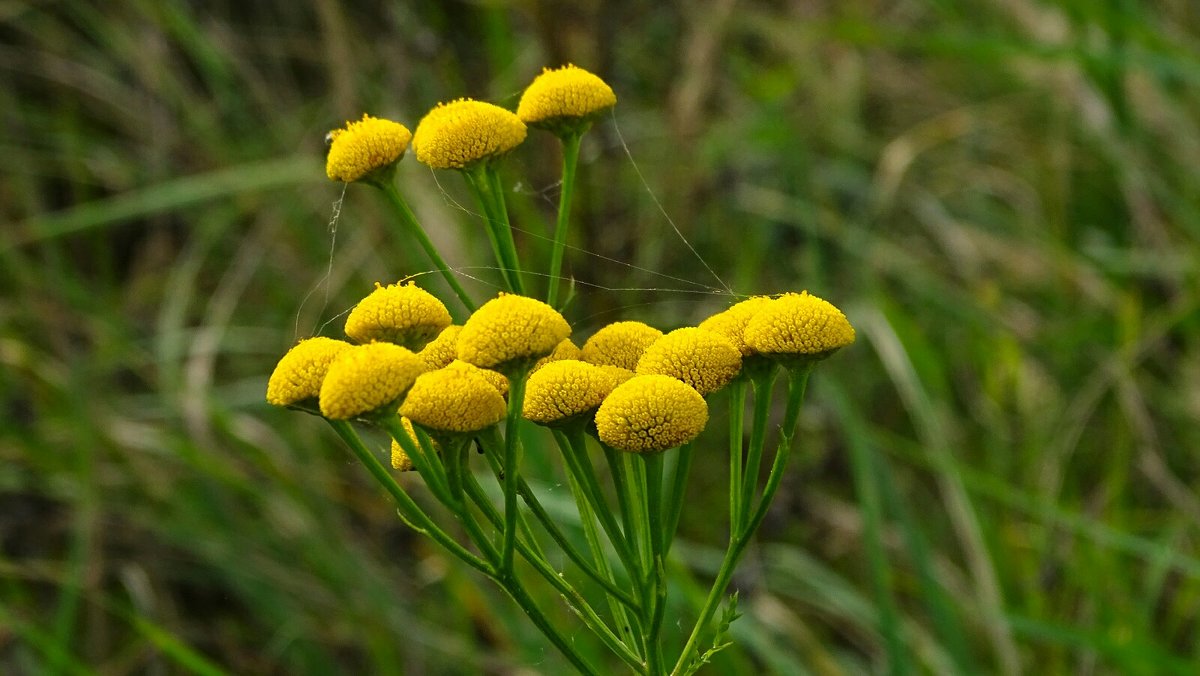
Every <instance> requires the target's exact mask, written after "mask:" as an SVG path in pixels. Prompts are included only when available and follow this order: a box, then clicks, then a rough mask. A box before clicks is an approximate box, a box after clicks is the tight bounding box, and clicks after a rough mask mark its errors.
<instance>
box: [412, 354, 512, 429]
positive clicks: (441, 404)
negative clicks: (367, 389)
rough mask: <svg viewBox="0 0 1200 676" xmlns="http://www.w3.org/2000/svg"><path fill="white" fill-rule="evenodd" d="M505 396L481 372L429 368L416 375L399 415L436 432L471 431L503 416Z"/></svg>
mask: <svg viewBox="0 0 1200 676" xmlns="http://www.w3.org/2000/svg"><path fill="white" fill-rule="evenodd" d="M504 414H505V405H504V397H502V396H500V392H499V391H497V390H496V388H495V386H494V385H492V384H491V383H489V382H488V381H487V379H486V378H484V377H483V376H482V375H479V373H477V372H474V371H471V370H469V369H463V368H444V369H440V370H437V371H430V372H429V373H426V374H424V375H422V376H421V377H420V378H417V382H416V383H414V384H413V386H412V389H411V390H409V392H408V396H407V397H405V398H404V403H403V404H401V406H400V415H402V416H405V417H407V418H409V419H411V420H412V421H413V424H416V425H420V426H422V427H424V428H427V429H430V430H433V431H435V432H441V433H449V434H469V433H471V432H478V431H479V430H482V429H486V428H488V427H491V426H492V425H495V424H496V423H498V422H500V421H501V420H502V419H503V418H504Z"/></svg>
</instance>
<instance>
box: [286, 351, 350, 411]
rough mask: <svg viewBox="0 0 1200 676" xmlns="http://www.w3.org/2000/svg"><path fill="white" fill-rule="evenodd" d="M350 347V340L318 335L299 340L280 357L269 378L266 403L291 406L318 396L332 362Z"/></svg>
mask: <svg viewBox="0 0 1200 676" xmlns="http://www.w3.org/2000/svg"><path fill="white" fill-rule="evenodd" d="M349 347H351V345H350V343H347V342H343V341H340V340H334V339H333V338H323V337H319V336H318V337H316V338H307V339H305V340H302V341H300V342H299V343H297V344H296V345H295V346H294V347H293V348H292V349H290V350H288V351H287V354H285V355H283V358H282V359H280V360H279V364H277V365H276V366H275V371H274V372H273V373H272V374H271V379H270V380H268V381H267V402H268V403H270V404H272V405H273V406H292V405H293V404H300V403H303V402H306V401H309V400H312V399H316V398H317V395H319V394H320V393H321V383H322V382H323V381H324V380H325V374H326V373H327V372H328V371H329V363H330V362H332V361H333V360H334V358H335V357H337V356H338V355H339V354H341V353H342V351H343V350H345V349H347V348H349Z"/></svg>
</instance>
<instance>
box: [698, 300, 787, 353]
mask: <svg viewBox="0 0 1200 676" xmlns="http://www.w3.org/2000/svg"><path fill="white" fill-rule="evenodd" d="M770 302H771V299H770V298H769V297H767V296H754V297H752V298H748V299H746V300H744V301H742V302H740V303H735V304H734V305H733V306H731V307H730V308H729V309H728V310H725V311H723V312H718V313H717V314H715V315H713V316H711V317H709V318H708V319H705V320H704V321H702V322H700V328H702V329H707V330H709V331H715V332H717V333H719V334H721V335H722V336H725V337H726V338H728V339H729V340H730V342H732V343H733V345H734V347H736V348H737V349H738V350H739V351H740V352H741V353H742V356H743V357H749V356H750V355H752V354H754V349H753V348H751V347H750V346H749V345H747V344H746V324H748V323H749V322H750V319H751V318H752V317H753V316H754V315H756V314H758V313H759V311H761V310H762V309H763V308H764V307H766V306H767V304H768V303H770Z"/></svg>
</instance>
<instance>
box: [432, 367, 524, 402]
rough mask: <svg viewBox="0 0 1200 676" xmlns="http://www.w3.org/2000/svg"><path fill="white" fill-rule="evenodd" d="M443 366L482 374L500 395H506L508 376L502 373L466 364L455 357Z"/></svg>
mask: <svg viewBox="0 0 1200 676" xmlns="http://www.w3.org/2000/svg"><path fill="white" fill-rule="evenodd" d="M445 368H448V369H460V370H463V371H470V372H471V373H474V374H475V375H478V376H483V379H484V380H486V381H488V382H489V383H491V385H492V387H494V388H496V391H497V392H499V393H500V396H502V397H507V396H508V378H507V377H506V376H505V375H504V374H503V373H500V372H498V371H493V370H491V369H484V368H479V367H478V366H476V365H474V364H468V363H467V362H465V361H463V360H461V359H455V360H454V361H452V362H450V363H449V364H447V365H446V366H445Z"/></svg>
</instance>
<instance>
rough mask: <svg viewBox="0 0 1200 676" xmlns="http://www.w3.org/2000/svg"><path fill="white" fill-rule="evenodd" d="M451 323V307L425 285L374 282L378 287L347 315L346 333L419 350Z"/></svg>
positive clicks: (363, 338)
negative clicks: (423, 287)
mask: <svg viewBox="0 0 1200 676" xmlns="http://www.w3.org/2000/svg"><path fill="white" fill-rule="evenodd" d="M449 325H450V311H449V310H447V309H446V306H445V305H444V304H443V303H442V301H440V300H438V299H437V297H435V296H434V295H433V294H431V293H429V292H428V291H426V290H425V289H422V288H421V287H419V286H417V285H415V284H413V283H411V282H409V283H407V284H389V285H387V286H382V285H380V284H379V282H375V290H374V291H372V292H371V293H370V295H368V296H367V297H366V298H364V299H362V300H361V301H359V302H358V305H355V306H354V309H353V310H351V311H350V316H348V317H346V335H347V336H350V337H351V338H352V339H354V340H355V341H357V342H359V343H369V342H372V341H383V342H388V343H395V344H397V345H401V346H403V347H407V348H408V349H410V350H419V349H421V348H422V347H424V346H425V344H426V343H428V342H429V340H430V339H432V338H433V337H435V336H437V335H438V334H440V333H441V332H442V330H443V329H445V328H446V327H447V326H449Z"/></svg>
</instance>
